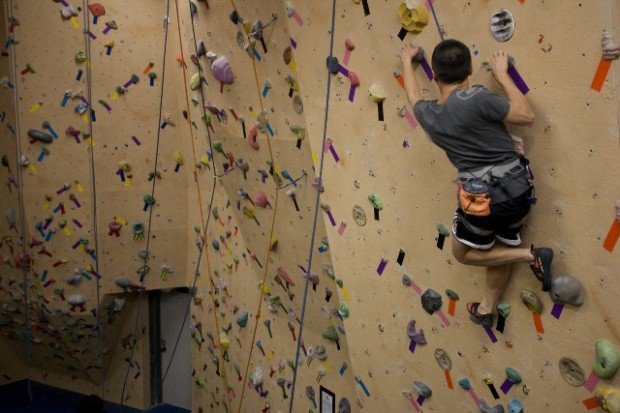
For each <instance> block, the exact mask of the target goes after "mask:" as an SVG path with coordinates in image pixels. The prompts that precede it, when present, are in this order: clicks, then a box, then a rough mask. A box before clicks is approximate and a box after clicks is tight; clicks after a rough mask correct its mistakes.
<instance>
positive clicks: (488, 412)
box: [478, 399, 504, 413]
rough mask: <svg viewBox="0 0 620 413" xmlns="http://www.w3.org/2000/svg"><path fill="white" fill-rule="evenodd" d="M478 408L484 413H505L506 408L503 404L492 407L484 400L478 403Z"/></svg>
mask: <svg viewBox="0 0 620 413" xmlns="http://www.w3.org/2000/svg"><path fill="white" fill-rule="evenodd" d="M478 408H479V409H480V411H481V412H482V413H504V406H502V405H501V404H496V405H495V406H493V407H491V406H489V403H487V402H486V400H484V399H483V400H480V401H479V402H478Z"/></svg>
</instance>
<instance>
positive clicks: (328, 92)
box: [289, 0, 336, 413]
mask: <svg viewBox="0 0 620 413" xmlns="http://www.w3.org/2000/svg"><path fill="white" fill-rule="evenodd" d="M335 29H336V0H332V19H331V29H330V32H329V33H330V37H329V58H330V59H331V58H332V57H333V53H334V32H335ZM325 73H326V74H327V90H326V92H325V112H324V120H323V139H322V142H321V146H320V148H324V147H325V143H326V142H327V125H328V123H329V122H328V119H329V98H330V95H331V84H332V76H331V74H330V73H329V71H328V70H326V71H325ZM324 160H325V151H321V160H320V163H319V186H321V185H323V165H324ZM320 200H321V191H319V190H318V189H317V191H316V197H315V202H314V219H313V221H312V235H311V237H310V248H309V249H308V271H307V272H306V277H305V278H306V280H305V282H304V299H303V303H302V307H301V322H300V326H299V337H297V349H296V351H295V366H297V361H298V360H299V357H300V348H301V339H302V334H303V329H304V320H305V317H306V301H307V299H308V286H309V285H310V274H311V271H312V259H313V258H314V241H315V238H316V226H317V223H318V217H319V208H320ZM296 382H297V368H294V369H293V385H292V387H291V396H290V397H291V401H290V404H289V413H293V403H294V401H295V384H296Z"/></svg>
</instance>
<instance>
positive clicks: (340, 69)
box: [338, 65, 349, 77]
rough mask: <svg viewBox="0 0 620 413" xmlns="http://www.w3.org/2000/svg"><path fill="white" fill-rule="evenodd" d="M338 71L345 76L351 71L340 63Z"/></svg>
mask: <svg viewBox="0 0 620 413" xmlns="http://www.w3.org/2000/svg"><path fill="white" fill-rule="evenodd" d="M338 71H339V72H340V73H342V74H343V75H344V76H346V77H349V71H348V70H347V69H346V68H345V67H344V66H343V65H338Z"/></svg>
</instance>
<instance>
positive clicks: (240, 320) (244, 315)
mask: <svg viewBox="0 0 620 413" xmlns="http://www.w3.org/2000/svg"><path fill="white" fill-rule="evenodd" d="M237 324H238V325H239V327H241V328H243V327H245V326H246V325H247V324H248V312H247V311H242V312H241V313H239V315H238V316H237Z"/></svg>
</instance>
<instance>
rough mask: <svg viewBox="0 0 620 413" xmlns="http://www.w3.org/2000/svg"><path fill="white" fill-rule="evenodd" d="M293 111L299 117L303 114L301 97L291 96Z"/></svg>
mask: <svg viewBox="0 0 620 413" xmlns="http://www.w3.org/2000/svg"><path fill="white" fill-rule="evenodd" d="M293 110H294V111H295V113H297V114H298V115H301V114H302V113H303V112H304V102H303V101H302V100H301V96H299V95H295V96H293Z"/></svg>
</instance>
